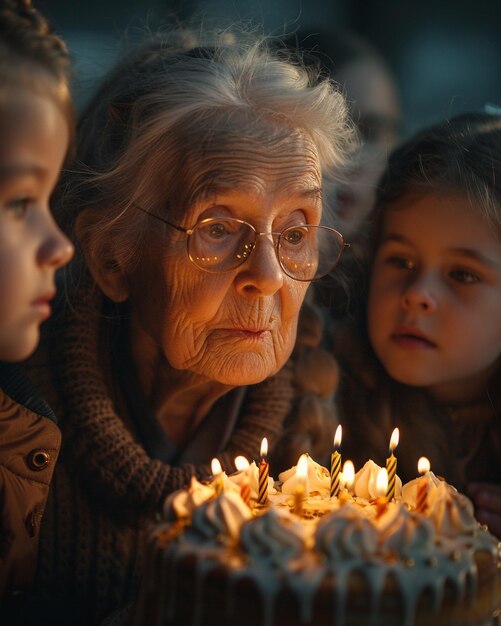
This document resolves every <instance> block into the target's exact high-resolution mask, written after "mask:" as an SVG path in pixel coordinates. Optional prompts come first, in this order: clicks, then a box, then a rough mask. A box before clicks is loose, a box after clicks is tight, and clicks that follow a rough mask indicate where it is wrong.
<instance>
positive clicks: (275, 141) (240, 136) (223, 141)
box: [181, 126, 321, 210]
mask: <svg viewBox="0 0 501 626" xmlns="http://www.w3.org/2000/svg"><path fill="white" fill-rule="evenodd" d="M186 145H187V146H189V147H188V149H187V153H186V158H185V160H184V168H183V169H184V171H183V175H182V176H181V178H182V179H184V193H182V195H183V204H184V210H186V209H187V207H188V206H193V205H194V204H195V203H197V202H200V201H205V200H209V199H211V198H214V197H216V196H218V195H220V194H225V193H231V192H232V191H235V190H239V191H245V192H246V193H250V194H252V195H256V196H259V195H262V194H265V193H267V194H269V193H283V194H291V195H292V194H305V193H308V191H311V192H312V193H314V192H316V193H317V195H319V190H320V187H321V171H320V163H319V158H318V153H317V150H316V148H315V145H314V143H313V141H312V140H311V139H310V138H309V137H308V136H307V135H306V134H305V133H304V132H300V131H298V130H296V129H291V128H276V127H275V128H274V127H269V126H268V127H266V126H265V127H264V128H263V127H258V128H249V129H246V128H242V129H240V130H236V129H227V128H221V129H217V130H216V131H213V132H211V133H210V135H208V136H206V137H204V138H203V140H202V141H200V138H198V141H197V137H191V138H188V142H187V144H186Z"/></svg>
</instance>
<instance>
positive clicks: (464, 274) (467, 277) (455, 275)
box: [450, 269, 480, 284]
mask: <svg viewBox="0 0 501 626" xmlns="http://www.w3.org/2000/svg"><path fill="white" fill-rule="evenodd" d="M450 277H451V278H452V279H453V280H455V281H457V282H458V283H464V284H473V283H478V282H480V277H479V276H478V275H477V274H474V273H473V272H470V271H468V270H462V269H455V270H452V271H451V272H450Z"/></svg>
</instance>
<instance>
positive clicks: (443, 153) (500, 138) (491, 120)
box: [372, 112, 501, 242]
mask: <svg viewBox="0 0 501 626" xmlns="http://www.w3.org/2000/svg"><path fill="white" fill-rule="evenodd" d="M430 192H431V193H441V192H453V193H456V192H457V193H461V194H466V196H467V197H468V199H469V200H470V204H471V206H472V208H473V209H475V210H478V211H479V212H480V213H481V214H482V215H483V216H484V218H485V219H487V221H488V222H489V223H490V225H491V226H492V227H493V228H494V229H495V231H496V232H497V233H498V235H499V236H500V237H501V113H500V114H498V115H495V114H491V113H484V112H478V113H463V114H461V115H458V116H456V117H454V118H451V119H449V120H446V121H445V122H443V123H441V124H437V125H435V126H431V127H429V128H426V129H424V130H422V131H421V132H419V133H418V134H416V135H415V136H414V137H413V138H411V139H410V140H409V141H407V142H406V143H404V144H403V145H402V146H400V147H399V148H398V149H397V150H395V151H394V152H393V154H392V155H391V156H390V159H389V161H388V166H387V168H386V171H385V173H384V175H383V177H382V180H381V182H380V184H379V186H378V191H377V195H376V203H375V209H374V215H373V224H374V227H375V228H376V233H374V234H376V237H372V241H374V242H377V232H378V231H377V229H378V228H379V226H380V222H381V218H382V215H383V214H384V211H385V209H386V208H388V207H391V206H393V205H394V204H395V203H396V202H398V201H400V200H401V199H402V198H403V197H404V196H408V195H424V194H426V193H430Z"/></svg>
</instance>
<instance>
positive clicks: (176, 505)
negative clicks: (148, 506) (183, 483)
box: [163, 476, 214, 520]
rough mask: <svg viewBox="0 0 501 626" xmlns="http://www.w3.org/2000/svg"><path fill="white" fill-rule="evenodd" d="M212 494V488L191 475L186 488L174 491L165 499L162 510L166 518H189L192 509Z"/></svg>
mask: <svg viewBox="0 0 501 626" xmlns="http://www.w3.org/2000/svg"><path fill="white" fill-rule="evenodd" d="M213 496H214V489H213V487H211V486H208V485H202V483H200V482H198V480H197V479H196V478H195V476H192V477H191V481H190V486H189V487H188V489H180V490H179V491H174V492H173V493H171V494H170V495H168V496H167V498H166V499H165V503H164V507H163V512H164V517H165V519H167V520H175V519H183V518H191V515H192V513H193V511H194V510H195V509H196V508H198V507H199V506H200V505H201V504H203V503H204V502H206V501H207V500H209V499H210V498H212V497H213Z"/></svg>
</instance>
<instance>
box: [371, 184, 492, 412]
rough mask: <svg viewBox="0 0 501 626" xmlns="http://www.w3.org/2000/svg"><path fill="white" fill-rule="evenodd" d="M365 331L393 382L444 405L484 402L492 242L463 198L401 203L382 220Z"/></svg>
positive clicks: (429, 198)
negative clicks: (414, 388) (419, 389)
mask: <svg viewBox="0 0 501 626" xmlns="http://www.w3.org/2000/svg"><path fill="white" fill-rule="evenodd" d="M368 328H369V335H370V340H371V343H372V346H373V348H374V350H375V351H376V353H377V355H378V357H379V358H380V360H381V361H382V363H383V365H384V367H385V369H386V370H387V372H388V373H389V374H390V376H392V377H393V378H395V379H396V380H397V381H399V382H402V383H405V384H408V385H413V386H418V387H424V388H426V389H428V390H429V391H430V392H431V393H432V394H433V395H435V396H436V397H437V398H439V399H442V400H443V401H446V402H461V401H463V400H468V399H477V397H476V396H478V397H484V394H485V390H486V385H487V381H488V379H489V377H490V375H491V373H492V371H493V369H494V368H495V367H496V366H497V362H498V359H499V356H500V354H501V241H500V240H499V238H498V236H497V235H496V233H495V232H494V231H493V229H492V228H491V227H490V226H489V225H488V224H487V223H486V222H485V221H483V220H482V218H481V217H480V214H479V212H478V211H473V210H472V209H471V207H470V205H469V203H468V200H467V198H466V197H464V196H461V195H452V194H441V195H435V194H430V195H425V196H421V197H420V198H418V199H416V198H403V199H402V200H401V201H399V202H398V203H397V205H396V206H395V207H394V208H390V209H388V210H387V211H386V215H385V221H384V227H383V231H382V237H381V241H380V244H379V248H378V250H377V254H376V257H375V261H374V265H373V272H372V281H371V288H370V297H369V309H368Z"/></svg>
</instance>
